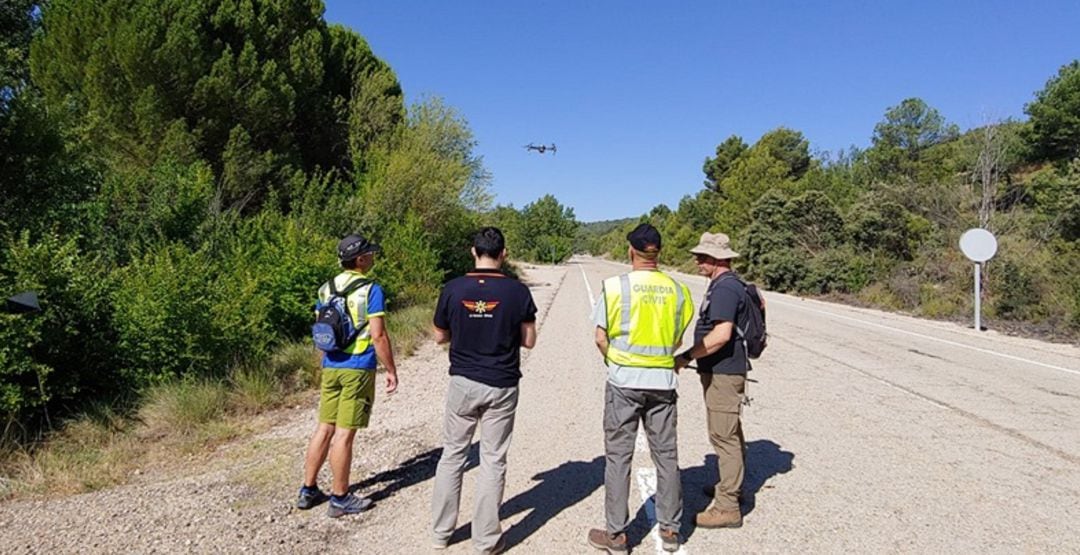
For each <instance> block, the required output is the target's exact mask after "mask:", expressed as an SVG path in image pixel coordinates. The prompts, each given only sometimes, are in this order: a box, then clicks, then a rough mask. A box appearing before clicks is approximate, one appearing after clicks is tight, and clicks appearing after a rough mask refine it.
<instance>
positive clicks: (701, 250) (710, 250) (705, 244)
mask: <svg viewBox="0 0 1080 555" xmlns="http://www.w3.org/2000/svg"><path fill="white" fill-rule="evenodd" d="M690 252H691V253H693V254H704V255H708V256H711V257H713V258H715V259H717V260H727V259H729V258H737V257H738V256H739V253H737V252H735V251H733V250H731V239H729V238H728V236H727V235H725V234H723V233H709V232H705V233H702V234H701V240H700V241H698V244H697V246H696V247H694V248H692V249H690Z"/></svg>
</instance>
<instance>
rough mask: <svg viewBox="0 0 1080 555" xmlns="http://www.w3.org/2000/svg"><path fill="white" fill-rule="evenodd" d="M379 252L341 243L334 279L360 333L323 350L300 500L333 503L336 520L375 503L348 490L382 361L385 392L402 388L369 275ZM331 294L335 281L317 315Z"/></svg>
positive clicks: (359, 243)
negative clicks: (326, 483) (322, 482)
mask: <svg viewBox="0 0 1080 555" xmlns="http://www.w3.org/2000/svg"><path fill="white" fill-rule="evenodd" d="M380 251H381V249H380V248H379V245H377V244H375V243H372V242H371V241H368V240H367V238H365V237H364V236H362V235H358V234H351V235H349V236H347V237H345V238H344V239H342V240H341V241H340V242H339V243H338V259H339V260H340V261H341V267H342V268H343V270H344V271H342V272H341V273H340V274H338V275H337V276H335V277H334V278H333V291H336V292H341V295H342V296H344V297H345V301H346V305H347V306H348V315H349V317H350V318H352V320H353V325H354V327H355V329H357V330H359V331H358V332H357V333H356V336H355V339H354V340H353V341H352V342H351V343H350V344H349V345H346V346H345V347H344V348H343V349H341V350H337V351H330V352H325V353H323V352H322V351H320V353H321V358H322V373H321V378H320V380H321V385H320V397H319V423H318V427H316V428H315V433H314V434H313V435H312V437H311V442H310V443H309V444H308V450H307V456H306V457H305V459H304V483H303V484H302V486H301V488H300V496H299V499H298V500H297V502H296V506H297V508H299V509H305V510H306V509H310V508H312V507H314V506H316V505H318V504H320V503H322V502H324V501H327V500H329V505H328V507H327V515H329V516H331V517H335V518H336V517H339V516H342V515H347V514H354V513H359V512H361V511H364V510H367V509H368V508H370V507H371V504H372V502H371V500H370V499H367V498H365V497H359V496H357V495H354V494H352V493H350V492H349V467H350V465H351V463H352V449H353V438H354V437H355V436H356V430H358V429H360V428H366V427H367V425H368V420H369V419H370V418H371V408H372V405H373V404H374V402H375V369H376V367H377V363H378V362H382V363H383V366H385V367H386V392H387V393H393V392H394V391H395V390H396V389H397V385H398V379H397V366H396V365H395V364H394V351H393V348H392V347H391V345H390V337H389V335H387V333H386V324H385V323H384V322H383V318H384V316H385V314H386V307H385V301H384V297H383V290H382V287H380V286H379V284H377V283H375V282H373V281H372V280H371V279H370V278H368V277H367V273H368V272H370V271H371V267H372V266H373V265H374V263H375V253H378V252H380ZM333 294H336V293H333ZM331 296H332V291H331V283H330V282H327V283H324V284H323V286H322V287H321V288H320V289H319V302H318V303H317V305H316V313H317V312H318V309H319V308H321V307H322V306H323V305H325V304H326V303H328V302H330V298H331ZM328 454H329V457H330V474H331V478H332V479H333V484H332V486H331V489H330V496H329V497H327V495H326V494H324V493H323V492H322V490H320V489H319V486H318V484H317V483H316V482H317V479H318V476H319V469H320V468H322V465H323V462H325V461H326V458H327V455H328Z"/></svg>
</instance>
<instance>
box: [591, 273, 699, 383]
mask: <svg viewBox="0 0 1080 555" xmlns="http://www.w3.org/2000/svg"><path fill="white" fill-rule="evenodd" d="M616 280H617V281H616ZM616 291H618V294H616V293H615V292H616ZM689 298H690V295H689V291H688V290H687V289H686V286H685V285H683V284H681V283H679V282H677V281H675V280H673V279H671V278H670V277H668V276H666V275H664V274H663V273H661V272H650V271H636V272H631V273H629V274H623V275H621V276H617V277H614V278H609V279H608V280H605V282H604V301H603V302H604V303H605V308H606V310H607V320H608V357H607V358H608V360H610V361H611V362H613V363H614V364H617V365H619V366H628V367H637V368H658V369H669V368H673V367H674V366H675V359H674V355H675V344H676V343H677V342H678V341H679V339H681V338H682V333H683V332H684V331H685V330H686V326H687V325H688V324H689V320H690V318H691V317H692V313H693V307H689V309H687V306H686V304H687V303H688V302H689ZM635 308H636V312H635Z"/></svg>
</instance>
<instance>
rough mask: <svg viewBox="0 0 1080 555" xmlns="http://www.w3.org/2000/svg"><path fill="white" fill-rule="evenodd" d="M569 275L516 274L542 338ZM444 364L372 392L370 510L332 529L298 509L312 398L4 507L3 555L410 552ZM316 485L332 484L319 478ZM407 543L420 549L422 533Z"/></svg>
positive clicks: (433, 458) (367, 442)
mask: <svg viewBox="0 0 1080 555" xmlns="http://www.w3.org/2000/svg"><path fill="white" fill-rule="evenodd" d="M567 268H568V267H567V266H532V265H527V264H526V265H521V269H522V271H523V275H522V280H523V281H524V282H525V283H526V284H528V285H529V287H530V289H531V290H532V292H533V297H534V299H535V301H536V303H537V307H538V308H539V310H540V312H539V318H538V322H539V325H540V326H541V329H543V326H544V322H545V318H546V316H547V312H548V310H549V309H550V306H551V302H552V300H553V299H554V297H555V293H556V292H557V291H558V288H559V286H560V285H561V283H562V280H563V278H564V277H565V275H566V272H567ZM391 317H393V316H392V315H391ZM447 365H448V361H447V357H446V351H445V349H444V348H443V347H441V346H438V345H435V344H434V343H433V342H427V343H425V344H423V345H422V346H421V347H420V348H419V349H418V350H417V352H416V353H415V354H414V355H413V356H411V357H409V358H407V359H405V360H402V361H400V362H399V365H398V366H399V370H398V372H399V375H400V378H401V386H400V388H399V390H398V392H397V393H395V394H394V395H390V396H387V395H385V394H384V393H382V390H381V388H382V385H383V384H382V382H381V380H380V381H379V382H377V384H378V385H377V388H378V389H377V391H376V406H375V410H374V413H373V416H372V425H371V426H370V427H369V428H367V429H365V430H362V431H360V432H359V433H358V434H357V437H356V442H355V450H354V456H353V464H352V468H353V470H352V480H353V482H354V487H355V488H356V489H357V490H358V491H359V492H360V493H362V494H364V495H369V496H372V497H373V498H374V499H375V500H376V503H377V505H376V507H375V508H374V509H373V510H372V511H370V512H367V513H364V514H362V515H357V516H353V517H345V518H340V519H329V518H327V517H326V516H325V509H324V508H323V507H318V508H316V509H313V510H311V511H306V512H305V511H298V510H296V509H294V508H293V503H294V502H295V494H296V488H297V487H298V484H299V480H300V475H301V473H302V468H303V457H304V450H305V448H306V445H307V440H308V438H309V435H310V433H311V432H312V430H313V429H314V427H315V421H316V407H317V405H318V394H317V392H312V393H311V394H310V399H309V401H310V402H309V403H307V404H306V405H303V406H296V407H293V408H291V409H285V410H281V411H277V412H275V413H273V414H269V415H265V416H264V418H269V419H272V420H273V421H274V422H277V424H275V425H273V426H272V427H271V428H270V429H269V430H267V431H265V432H263V433H259V434H257V435H255V436H251V437H246V438H243V439H240V440H237V441H234V442H230V443H228V444H226V445H223V446H221V447H219V448H218V449H216V450H215V451H214V452H213V453H212V454H211V455H210V456H208V457H197V458H192V459H190V460H188V461H176V462H175V463H173V464H168V465H162V467H161V468H156V469H148V470H146V471H145V472H142V473H140V475H139V476H134V477H133V479H132V481H131V483H129V484H126V485H124V486H120V487H115V488H110V489H106V490H102V491H97V492H93V493H88V494H82V495H75V496H69V497H60V498H41V499H30V500H15V501H10V502H6V503H3V504H0V546H2V549H0V551H2V552H5V553H44V552H49V553H117V552H132V553H181V552H182V553H223V552H238V551H248V550H255V549H257V550H259V551H260V552H264V553H265V552H270V553H346V552H348V553H394V552H399V553H411V552H416V548H417V547H419V546H411V547H410V548H406V547H405V545H404V544H402V542H401V540H402V526H403V525H405V524H408V526H409V528H416V529H424V530H426V526H427V523H428V520H429V518H430V517H429V511H428V509H427V507H428V504H429V503H430V484H428V485H427V490H426V491H425V492H424V493H421V492H418V491H416V490H417V488H415V487H414V486H416V485H418V484H422V483H425V482H430V478H432V477H433V476H434V471H435V463H436V462H437V461H438V456H439V450H440V442H441V417H442V407H443V394H444V392H445V389H446V383H447V381H448V379H449V376H448V375H447V372H446V368H447ZM320 483H322V484H323V485H324V486H325V485H327V484H328V483H329V475H328V474H327V472H326V470H325V468H324V471H323V474H322V475H321V476H320ZM418 508H422V509H423V510H418ZM414 535H415V534H410V536H414ZM414 539H416V540H418V541H421V542H422V544H421V545H423V546H424V548H425V549H426V545H427V544H426V541H427V536H426V535H421V537H418V538H414Z"/></svg>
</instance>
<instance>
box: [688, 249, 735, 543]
mask: <svg viewBox="0 0 1080 555" xmlns="http://www.w3.org/2000/svg"><path fill="white" fill-rule="evenodd" d="M690 252H691V254H693V255H694V260H695V262H697V267H698V272H699V273H701V275H703V276H706V277H708V278H709V287H708V289H707V290H706V292H705V299H704V301H703V302H702V304H701V308H700V310H698V320H697V325H696V326H695V327H694V346H693V347H692V348H690V349H689V350H687V351H684V352H683V353H681V354H679V355H678V356H677V357H675V364H676V365H677V367H679V368H682V367H685V366H686V365H687V364H689V363H690V361H692V360H697V367H698V368H697V370H698V374H699V377H700V378H701V386H702V390H703V393H704V395H705V409H706V411H707V425H708V429H709V441H710V443H712V446H713V449H714V450H715V451H716V457H717V460H718V463H719V467H720V482H719V483H718V484H716V486H715V487H714V488H712V490H713V491H712V494H713V503H712V504H711V506H710V507H709V508H708V509H706V510H705V511H704V512H701V513H698V514H697V516H696V518H695V521H696V523H697V525H698V527H701V528H738V527H739V526H742V512H741V511H740V509H739V496H740V492H741V490H742V484H743V475H744V472H745V450H746V442H745V440H744V439H743V432H742V423H741V421H740V418H739V413H740V409H741V407H742V402H743V397H744V395H745V393H746V373H747V371H749V370H750V359H749V358H748V357H747V355H746V347H745V345H744V344H743V342H742V341H735V339H736V338H735V332H734V330H735V326H736V323H737V322H745V321H746V311H747V306H746V302H745V289H744V285H743V283H742V281H741V280H740V279H739V277H738V276H737V275H736V274H735V272H734V271H732V269H731V260H732V259H733V258H736V257H738V256H739V253H737V252H735V251H734V250H732V249H731V240H730V239H729V238H728V236H727V235H725V234H723V233H704V234H702V235H701V240H700V241H699V242H698V244H697V246H695V247H694V248H692V249H690ZM707 489H708V488H707Z"/></svg>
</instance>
